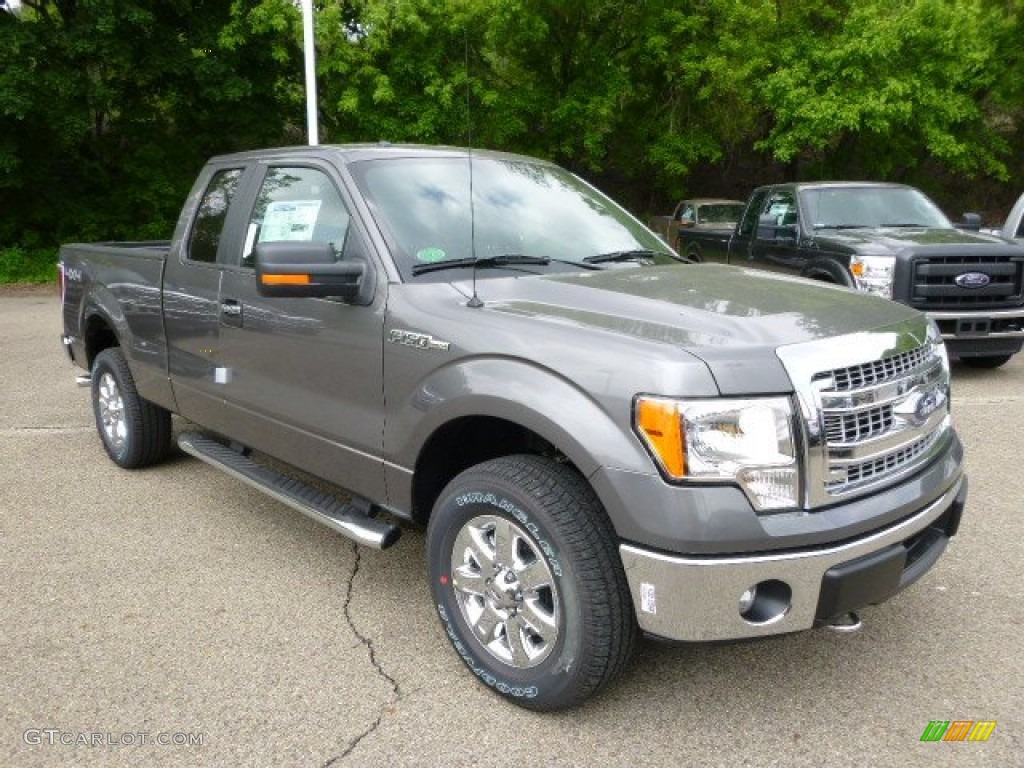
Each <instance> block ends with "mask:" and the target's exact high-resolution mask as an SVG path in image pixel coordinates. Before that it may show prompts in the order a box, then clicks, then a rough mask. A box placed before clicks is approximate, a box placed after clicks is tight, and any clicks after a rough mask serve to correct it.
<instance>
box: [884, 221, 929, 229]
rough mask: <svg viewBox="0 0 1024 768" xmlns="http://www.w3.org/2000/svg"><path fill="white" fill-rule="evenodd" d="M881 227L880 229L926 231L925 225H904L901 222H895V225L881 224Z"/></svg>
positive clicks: (926, 226)
mask: <svg viewBox="0 0 1024 768" xmlns="http://www.w3.org/2000/svg"><path fill="white" fill-rule="evenodd" d="M881 226H882V229H927V228H928V225H927V224H920V223H917V224H910V223H906V224H904V223H902V222H897V223H895V224H882V225H881Z"/></svg>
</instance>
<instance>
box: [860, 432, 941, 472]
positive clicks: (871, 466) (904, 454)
mask: <svg viewBox="0 0 1024 768" xmlns="http://www.w3.org/2000/svg"><path fill="white" fill-rule="evenodd" d="M934 439H935V435H934V434H931V435H925V436H924V437H923V438H921V439H920V440H917V441H916V442H913V443H911V444H910V445H908V446H906V447H905V448H900V449H899V450H897V451H893V452H891V453H888V454H886V455H885V456H881V457H879V458H877V459H874V460H872V461H865V462H862V463H861V464H858V465H857V466H855V467H850V468H849V469H848V470H847V478H846V480H847V482H848V483H861V482H867V481H870V480H874V479H875V478H877V477H880V476H881V477H884V476H885V475H886V474H887V473H890V472H893V471H895V470H897V469H899V468H901V467H904V466H906V465H907V464H908V463H909V462H912V461H913V460H914V459H916V458H917V457H918V456H920V455H921V454H922V453H924V452H925V451H926V450H927V449H928V446H929V445H931V443H932V441H933V440H934Z"/></svg>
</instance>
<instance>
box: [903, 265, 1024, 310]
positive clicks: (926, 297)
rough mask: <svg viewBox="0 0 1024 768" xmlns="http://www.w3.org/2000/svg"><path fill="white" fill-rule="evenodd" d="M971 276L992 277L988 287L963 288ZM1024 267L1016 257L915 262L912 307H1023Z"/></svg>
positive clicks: (936, 308)
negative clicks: (962, 279)
mask: <svg viewBox="0 0 1024 768" xmlns="http://www.w3.org/2000/svg"><path fill="white" fill-rule="evenodd" d="M967 272H979V273H981V274H984V275H988V278H989V281H990V282H989V283H988V285H985V286H982V287H980V288H962V287H960V286H959V285H957V284H956V278H957V277H958V276H960V275H962V274H964V273H967ZM1022 278H1024V263H1022V262H1021V261H1020V260H1019V257H1013V256H1009V255H1007V256H995V257H992V256H933V257H918V258H916V259H914V261H913V273H912V285H911V291H912V293H911V297H910V303H911V305H912V306H914V307H916V308H918V309H934V310H939V309H962V308H968V309H1000V308H1008V307H1015V306H1018V305H1020V303H1021V300H1022V283H1024V280H1022Z"/></svg>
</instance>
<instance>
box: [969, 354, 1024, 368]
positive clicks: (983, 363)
mask: <svg viewBox="0 0 1024 768" xmlns="http://www.w3.org/2000/svg"><path fill="white" fill-rule="evenodd" d="M1011 357H1013V355H984V356H981V357H961V358H960V362H961V363H963V364H964V365H966V366H967V367H968V368H998V367H999V366H1001V365H1006V364H1007V363H1008V362H1010V358H1011Z"/></svg>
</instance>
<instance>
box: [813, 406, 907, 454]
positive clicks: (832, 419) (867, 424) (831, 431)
mask: <svg viewBox="0 0 1024 768" xmlns="http://www.w3.org/2000/svg"><path fill="white" fill-rule="evenodd" d="M891 427H892V408H891V407H890V406H885V405H882V406H877V407H871V408H865V409H863V410H860V411H851V412H849V413H829V414H827V415H826V416H825V436H826V438H827V439H828V442H829V444H830V445H833V444H836V443H858V442H860V441H861V440H868V439H869V438H872V437H875V436H876V435H881V434H883V433H885V432H886V431H887V430H888V429H890V428H891Z"/></svg>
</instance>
